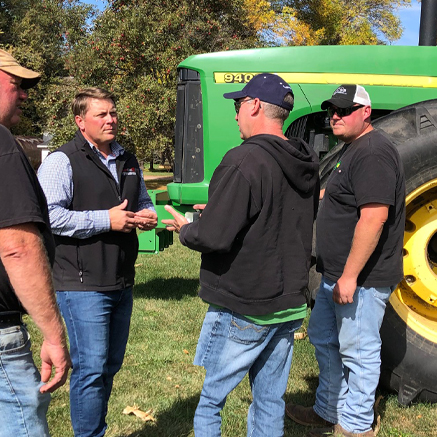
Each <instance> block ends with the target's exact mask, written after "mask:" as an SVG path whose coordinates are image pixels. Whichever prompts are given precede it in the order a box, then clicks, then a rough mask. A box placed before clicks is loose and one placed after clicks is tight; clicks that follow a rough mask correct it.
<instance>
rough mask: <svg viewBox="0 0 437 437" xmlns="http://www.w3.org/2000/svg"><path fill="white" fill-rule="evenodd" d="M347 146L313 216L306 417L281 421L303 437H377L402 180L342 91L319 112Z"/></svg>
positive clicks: (367, 107) (359, 104) (366, 114)
mask: <svg viewBox="0 0 437 437" xmlns="http://www.w3.org/2000/svg"><path fill="white" fill-rule="evenodd" d="M321 106H322V108H323V109H327V111H328V115H329V118H330V125H331V128H332V131H333V133H334V135H335V136H336V137H337V138H339V139H341V140H343V141H344V142H345V144H344V146H343V149H342V151H341V153H340V156H339V157H338V161H337V163H336V165H335V166H334V168H333V170H332V172H331V175H330V177H329V179H328V181H327V184H326V189H325V190H324V195H323V201H322V202H321V204H320V208H319V212H318V215H317V227H316V233H317V247H316V255H317V271H318V272H319V273H321V274H322V279H321V283H320V288H319V291H318V293H317V297H316V302H315V305H314V308H313V310H312V311H311V317H310V321H309V324H308V335H309V338H310V341H311V343H312V344H313V345H314V347H315V353H316V358H317V362H318V364H319V369H320V374H319V385H318V387H317V391H316V400H315V403H314V405H313V406H312V407H304V406H301V405H293V404H288V405H287V407H286V412H287V415H288V416H289V417H290V418H291V419H292V420H294V421H295V422H297V423H299V424H301V425H306V426H310V427H313V428H314V429H312V430H310V431H309V432H308V434H307V436H308V437H323V436H326V435H332V436H336V437H337V436H338V437H374V436H375V432H374V431H373V429H372V424H373V421H374V410H373V405H374V402H375V392H376V387H377V385H378V381H379V376H380V365H381V358H380V355H381V337H380V333H379V330H380V327H381V324H382V320H383V317H384V312H385V307H386V304H387V302H388V300H389V298H390V294H391V293H392V291H393V290H394V288H395V286H396V284H398V283H399V282H400V281H401V279H402V278H403V270H402V262H403V236H404V225H405V177H404V172H403V168H402V161H401V158H400V156H399V153H398V151H397V149H396V148H395V146H394V145H393V143H392V142H391V141H390V139H389V137H387V136H386V135H384V134H383V133H382V132H381V131H379V130H377V129H373V127H372V124H371V112H372V109H371V103H370V98H369V95H368V94H367V92H366V90H365V89H364V88H363V87H362V86H360V85H341V86H339V87H338V88H337V89H336V90H335V91H334V94H333V95H332V97H331V98H330V99H328V100H325V101H324V102H323V103H322V105H321Z"/></svg>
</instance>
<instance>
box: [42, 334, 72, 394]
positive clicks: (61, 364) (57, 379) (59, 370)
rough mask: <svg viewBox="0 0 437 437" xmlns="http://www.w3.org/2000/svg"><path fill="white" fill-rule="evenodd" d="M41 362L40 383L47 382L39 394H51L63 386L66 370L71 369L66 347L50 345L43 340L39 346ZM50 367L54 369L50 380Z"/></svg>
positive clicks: (65, 379)
mask: <svg viewBox="0 0 437 437" xmlns="http://www.w3.org/2000/svg"><path fill="white" fill-rule="evenodd" d="M41 361H42V364H41V381H42V382H47V384H45V385H43V386H42V387H41V388H40V392H41V393H45V392H49V393H53V392H54V391H55V390H56V389H58V388H59V387H61V386H62V385H64V384H65V381H67V377H68V370H69V369H70V368H71V361H70V355H69V353H68V349H67V346H66V345H65V344H50V343H49V342H48V341H47V340H44V341H43V344H42V346H41ZM52 367H54V368H55V374H54V375H53V378H52V379H51V380H50V376H51V374H52ZM49 380H50V381H49Z"/></svg>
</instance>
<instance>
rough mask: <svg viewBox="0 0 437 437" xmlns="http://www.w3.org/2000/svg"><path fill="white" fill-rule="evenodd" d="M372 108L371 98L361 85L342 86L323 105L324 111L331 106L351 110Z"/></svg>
mask: <svg viewBox="0 0 437 437" xmlns="http://www.w3.org/2000/svg"><path fill="white" fill-rule="evenodd" d="M355 104H357V105H363V106H371V102H370V97H369V94H368V93H367V91H366V90H365V89H364V87H362V86H361V85H340V86H339V87H338V88H337V89H336V90H335V91H334V93H333V94H332V97H331V98H330V99H329V100H325V101H324V102H323V103H322V109H327V108H329V107H330V106H336V107H337V108H350V107H351V106H354V105H355Z"/></svg>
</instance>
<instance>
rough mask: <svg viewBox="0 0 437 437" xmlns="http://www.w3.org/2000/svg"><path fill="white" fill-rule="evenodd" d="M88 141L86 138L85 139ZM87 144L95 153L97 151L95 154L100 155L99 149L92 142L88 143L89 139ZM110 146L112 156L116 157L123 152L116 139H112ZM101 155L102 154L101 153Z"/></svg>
mask: <svg viewBox="0 0 437 437" xmlns="http://www.w3.org/2000/svg"><path fill="white" fill-rule="evenodd" d="M87 141H88V140H87ZM88 144H89V145H90V147H91V150H93V151H94V152H95V153H97V155H102V154H101V153H100V150H99V149H98V148H97V147H96V146H95V145H94V144H92V143H90V142H89V141H88ZM110 146H111V151H112V156H113V157H114V158H117V156H119V155H123V153H124V148H123V147H122V146H121V145H120V144H119V143H117V141H113V142H112V143H111V144H110ZM102 156H103V155H102Z"/></svg>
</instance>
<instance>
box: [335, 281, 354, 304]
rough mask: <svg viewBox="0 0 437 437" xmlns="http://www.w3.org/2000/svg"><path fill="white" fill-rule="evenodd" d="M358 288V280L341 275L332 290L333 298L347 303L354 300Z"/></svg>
mask: <svg viewBox="0 0 437 437" xmlns="http://www.w3.org/2000/svg"><path fill="white" fill-rule="evenodd" d="M356 289H357V280H356V279H353V278H352V279H349V278H344V277H343V276H341V277H340V278H339V279H338V281H337V283H336V284H335V287H334V290H333V292H332V299H333V300H334V302H335V303H338V304H340V305H346V304H348V303H352V302H353V301H354V294H355V290H356Z"/></svg>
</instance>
